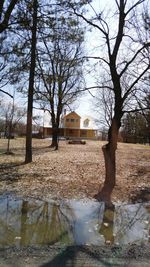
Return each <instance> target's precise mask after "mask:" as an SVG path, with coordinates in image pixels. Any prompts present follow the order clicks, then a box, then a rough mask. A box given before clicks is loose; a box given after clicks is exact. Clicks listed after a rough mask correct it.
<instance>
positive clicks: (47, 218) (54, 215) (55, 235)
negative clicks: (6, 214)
mask: <svg viewBox="0 0 150 267" xmlns="http://www.w3.org/2000/svg"><path fill="white" fill-rule="evenodd" d="M36 205H37V204H36ZM22 211H23V208H22ZM27 213H28V220H27V221H26V220H25V221H24V222H25V225H26V226H25V228H24V231H23V232H22V235H21V237H23V242H22V244H24V245H27V244H55V243H57V242H64V243H65V242H67V243H69V237H68V230H67V228H68V227H67V225H66V224H67V222H66V220H65V218H64V217H63V214H62V212H61V210H60V207H59V206H58V205H56V204H55V203H54V204H51V203H48V202H43V203H42V204H40V205H37V207H36V209H34V210H32V207H31V206H30V205H29V206H28V210H27ZM22 216H23V218H25V217H24V216H25V214H22Z"/></svg>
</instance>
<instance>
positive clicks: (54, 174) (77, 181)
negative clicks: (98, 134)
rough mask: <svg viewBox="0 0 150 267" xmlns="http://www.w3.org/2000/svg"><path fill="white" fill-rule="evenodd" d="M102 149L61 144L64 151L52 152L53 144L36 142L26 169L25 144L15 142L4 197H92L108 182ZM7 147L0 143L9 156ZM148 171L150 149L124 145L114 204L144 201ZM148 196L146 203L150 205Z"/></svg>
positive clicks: (1, 174)
mask: <svg viewBox="0 0 150 267" xmlns="http://www.w3.org/2000/svg"><path fill="white" fill-rule="evenodd" d="M103 144H104V142H101V141H86V144H85V145H84V146H83V145H80V144H75V145H73V144H72V145H69V144H67V142H66V141H60V142H59V146H60V148H59V151H53V150H52V149H51V148H49V145H50V140H42V139H41V140H39V139H33V162H32V163H30V164H26V165H24V164H23V162H24V154H25V140H24V139H22V138H21V139H14V140H11V151H12V152H13V154H12V155H6V154H4V153H1V154H0V193H1V194H2V193H6V192H7V193H16V194H19V195H21V196H36V197H38V198H42V199H43V198H45V199H46V198H54V199H57V198H84V197H88V198H92V197H93V195H95V194H96V193H97V192H98V190H99V188H100V187H101V186H102V185H103V181H104V176H105V169H104V159H103V154H102V150H101V148H102V145H103ZM6 146H7V140H4V139H0V151H5V149H6ZM149 166H150V147H149V146H144V145H134V144H123V143H119V144H118V150H117V184H116V186H115V188H114V190H113V193H112V200H113V201H114V202H129V201H131V200H132V199H133V198H136V195H137V196H138V195H139V196H140V194H139V192H140V191H141V190H143V192H144V188H145V187H146V188H149V187H150V181H149V176H150V169H149ZM147 192H149V191H148V190H147V191H146V195H147V197H146V201H147V200H150V199H149V193H147ZM139 200H140V199H139ZM136 201H138V197H137V198H136Z"/></svg>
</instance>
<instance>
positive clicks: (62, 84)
mask: <svg viewBox="0 0 150 267" xmlns="http://www.w3.org/2000/svg"><path fill="white" fill-rule="evenodd" d="M46 25H47V27H46V28H45V30H44V32H43V33H42V34H41V41H42V45H41V46H38V70H37V73H38V76H39V80H38V79H37V83H36V95H35V99H37V100H38V102H39V103H40V106H41V108H42V109H43V110H47V111H48V112H49V113H50V116H51V122H52V144H51V147H54V148H55V149H56V150H57V149H58V135H59V126H60V117H61V114H62V111H63V109H64V107H65V106H66V107H67V106H70V105H71V104H72V103H74V101H75V100H76V99H77V97H78V95H79V94H80V93H81V90H82V88H83V86H82V82H83V75H82V63H83V59H82V42H83V31H82V29H81V27H80V28H79V25H78V21H77V19H76V20H75V19H74V18H73V17H72V16H66V15H65V14H63V13H61V11H60V10H59V9H55V16H54V17H53V23H52V22H51V18H50V19H49V21H48V19H47V24H46Z"/></svg>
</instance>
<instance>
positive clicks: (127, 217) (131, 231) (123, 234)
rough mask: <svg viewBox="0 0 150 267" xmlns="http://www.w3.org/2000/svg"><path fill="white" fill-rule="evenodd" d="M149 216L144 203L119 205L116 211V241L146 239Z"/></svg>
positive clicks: (126, 241)
mask: <svg viewBox="0 0 150 267" xmlns="http://www.w3.org/2000/svg"><path fill="white" fill-rule="evenodd" d="M147 220H149V216H148V213H147V210H146V209H145V207H144V204H143V203H140V204H136V205H124V206H119V207H118V208H117V209H116V212H115V228H116V229H115V230H116V233H115V235H116V238H115V241H116V242H119V243H120V242H121V243H130V242H132V243H134V242H142V241H146V239H147V236H148V229H147V226H146V224H145V223H146V222H148V221H147Z"/></svg>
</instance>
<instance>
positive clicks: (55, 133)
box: [50, 126, 59, 150]
mask: <svg viewBox="0 0 150 267" xmlns="http://www.w3.org/2000/svg"><path fill="white" fill-rule="evenodd" d="M58 135H59V128H58V127H57V126H55V127H53V131H52V143H51V145H50V147H53V148H55V150H58Z"/></svg>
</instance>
